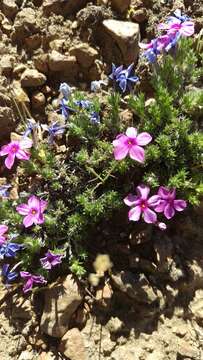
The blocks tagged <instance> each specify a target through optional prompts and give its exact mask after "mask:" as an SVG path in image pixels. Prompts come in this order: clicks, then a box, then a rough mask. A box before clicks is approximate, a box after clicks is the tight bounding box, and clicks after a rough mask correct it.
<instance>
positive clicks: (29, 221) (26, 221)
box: [23, 214, 34, 228]
mask: <svg viewBox="0 0 203 360" xmlns="http://www.w3.org/2000/svg"><path fill="white" fill-rule="evenodd" d="M33 223H34V220H33V216H32V214H29V215H27V216H25V217H24V219H23V225H24V226H25V227H26V228H27V227H29V226H32V224H33Z"/></svg>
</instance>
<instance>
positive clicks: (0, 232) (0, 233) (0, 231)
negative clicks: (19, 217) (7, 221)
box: [0, 225, 8, 245]
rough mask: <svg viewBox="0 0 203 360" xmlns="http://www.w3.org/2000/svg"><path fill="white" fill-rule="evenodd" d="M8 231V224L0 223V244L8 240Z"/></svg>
mask: <svg viewBox="0 0 203 360" xmlns="http://www.w3.org/2000/svg"><path fill="white" fill-rule="evenodd" d="M7 231H8V226H6V225H0V245H2V244H4V243H5V242H6V238H5V236H4V234H5V233H6V232H7Z"/></svg>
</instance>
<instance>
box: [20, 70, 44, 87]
mask: <svg viewBox="0 0 203 360" xmlns="http://www.w3.org/2000/svg"><path fill="white" fill-rule="evenodd" d="M46 80H47V78H46V76H45V75H44V74H42V73H40V72H39V71H37V70H36V69H26V70H25V71H24V72H23V73H22V75H21V85H22V86H23V87H38V86H42V85H44V84H45V82H46Z"/></svg>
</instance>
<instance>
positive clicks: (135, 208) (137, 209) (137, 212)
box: [124, 185, 160, 223]
mask: <svg viewBox="0 0 203 360" xmlns="http://www.w3.org/2000/svg"><path fill="white" fill-rule="evenodd" d="M136 190H137V195H132V194H129V195H128V196H127V197H126V198H125V199H124V203H125V204H126V205H127V206H130V207H132V209H131V210H130V211H129V213H128V218H129V220H132V221H138V220H140V216H141V215H142V214H143V217H144V221H145V222H146V223H156V222H157V215H156V213H155V212H154V211H153V210H151V208H153V209H154V208H155V206H157V205H158V204H159V201H160V198H159V196H158V195H154V196H151V197H150V198H148V195H149V192H150V188H149V187H148V186H146V185H139V186H137V189H136Z"/></svg>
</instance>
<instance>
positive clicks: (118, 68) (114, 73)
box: [109, 64, 123, 81]
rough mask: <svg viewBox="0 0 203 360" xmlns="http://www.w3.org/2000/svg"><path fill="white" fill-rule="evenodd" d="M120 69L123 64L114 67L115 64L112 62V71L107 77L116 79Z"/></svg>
mask: <svg viewBox="0 0 203 360" xmlns="http://www.w3.org/2000/svg"><path fill="white" fill-rule="evenodd" d="M122 70H123V65H121V66H118V67H116V65H114V64H112V70H111V71H112V73H111V74H110V75H109V78H110V79H111V80H113V81H117V80H118V77H119V76H120V73H121V71H122Z"/></svg>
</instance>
